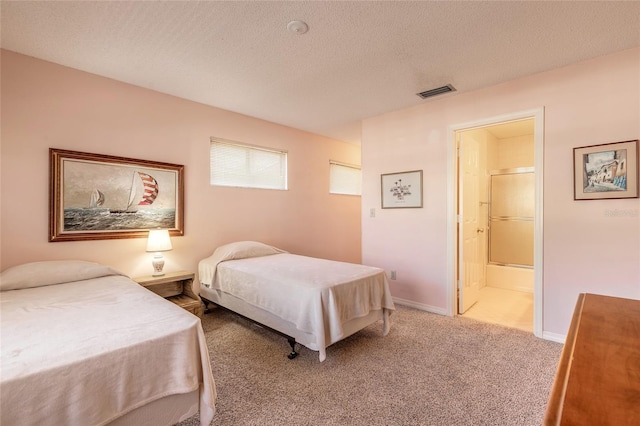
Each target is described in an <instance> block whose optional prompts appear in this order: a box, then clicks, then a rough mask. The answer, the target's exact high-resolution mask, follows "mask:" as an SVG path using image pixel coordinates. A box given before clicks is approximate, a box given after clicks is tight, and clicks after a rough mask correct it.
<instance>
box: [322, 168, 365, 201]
mask: <svg viewBox="0 0 640 426" xmlns="http://www.w3.org/2000/svg"><path fill="white" fill-rule="evenodd" d="M329 192H330V193H331V194H344V195H362V170H360V167H359V166H352V165H349V164H342V163H338V162H335V161H330V162H329Z"/></svg>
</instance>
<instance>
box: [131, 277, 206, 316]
mask: <svg viewBox="0 0 640 426" xmlns="http://www.w3.org/2000/svg"><path fill="white" fill-rule="evenodd" d="M194 276H195V274H193V273H192V272H187V271H178V272H168V273H166V274H164V275H160V276H156V277H154V276H146V277H138V278H132V279H133V281H135V282H137V283H138V284H140V285H141V286H143V287H146V288H147V289H149V290H151V291H152V292H154V293H156V294H158V295H160V296H162V297H164V298H165V299H167V300H169V301H171V302H173V303H175V304H176V305H178V306H180V307H181V308H183V309H186V310H187V311H189V312H191V313H192V314H194V315H196V316H198V317H200V318H202V312H203V310H204V307H203V305H202V302H201V301H200V299H199V298H198V296H196V295H195V294H194V292H193V290H192V289H191V285H192V284H193V278H194Z"/></svg>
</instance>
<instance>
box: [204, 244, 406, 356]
mask: <svg viewBox="0 0 640 426" xmlns="http://www.w3.org/2000/svg"><path fill="white" fill-rule="evenodd" d="M198 274H199V280H200V297H201V298H202V299H203V300H204V301H205V303H210V302H213V303H214V304H216V305H220V306H222V307H225V308H227V309H229V310H231V311H234V312H236V313H239V314H240V315H242V316H245V317H247V318H249V319H251V320H253V321H255V322H257V323H260V324H262V325H265V326H267V327H269V328H271V329H273V330H275V331H277V332H279V333H281V334H283V335H285V336H287V337H289V338H290V343H291V346H292V349H293V352H292V354H291V355H290V357H294V356H295V355H296V353H295V349H294V343H292V342H293V339H295V342H297V343H300V344H302V345H304V346H306V347H307V348H309V349H311V350H314V351H318V352H319V359H320V361H324V360H325V358H326V348H327V347H328V346H329V345H331V344H333V343H335V342H337V341H339V340H342V339H344V338H345V337H348V336H349V335H351V334H353V333H355V332H357V331H359V330H361V329H363V328H364V327H367V326H368V325H370V324H372V323H374V322H377V321H379V320H382V321H383V322H384V328H383V334H384V335H386V334H387V333H388V331H389V327H390V323H389V315H390V313H391V312H392V311H393V310H394V309H395V307H394V304H393V300H392V298H391V293H390V291H389V285H388V282H387V278H386V274H385V272H384V270H382V269H380V268H374V267H371V266H364V265H359V264H353V263H345V262H338V261H332V260H326V259H318V258H312V257H307V256H300V255H294V254H290V253H287V252H285V251H283V250H280V249H278V248H275V247H272V246H268V245H266V244H262V243H258V242H254V241H240V242H236V243H230V244H227V245H224V246H221V247H218V248H217V249H216V250H215V251H214V253H213V254H212V255H211V256H210V257H208V258H206V259H203V260H201V261H200V263H199V265H198Z"/></svg>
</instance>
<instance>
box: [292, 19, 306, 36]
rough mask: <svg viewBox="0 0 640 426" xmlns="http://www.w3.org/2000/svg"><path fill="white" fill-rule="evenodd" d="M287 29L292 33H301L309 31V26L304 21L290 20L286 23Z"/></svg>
mask: <svg viewBox="0 0 640 426" xmlns="http://www.w3.org/2000/svg"><path fill="white" fill-rule="evenodd" d="M287 29H288V30H289V31H291V32H292V33H294V34H298V35H302V34H304V33H306V32H307V31H309V26H308V25H307V23H306V22H304V21H291V22H289V23H288V24H287Z"/></svg>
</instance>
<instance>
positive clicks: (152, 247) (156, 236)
mask: <svg viewBox="0 0 640 426" xmlns="http://www.w3.org/2000/svg"><path fill="white" fill-rule="evenodd" d="M172 248H173V247H171V238H169V230H167V229H152V230H150V231H149V238H148V239H147V251H148V252H153V253H155V254H154V255H153V260H152V262H151V263H152V264H153V276H159V275H164V272H162V268H164V257H163V256H162V252H163V251H169V250H171V249H172Z"/></svg>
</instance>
